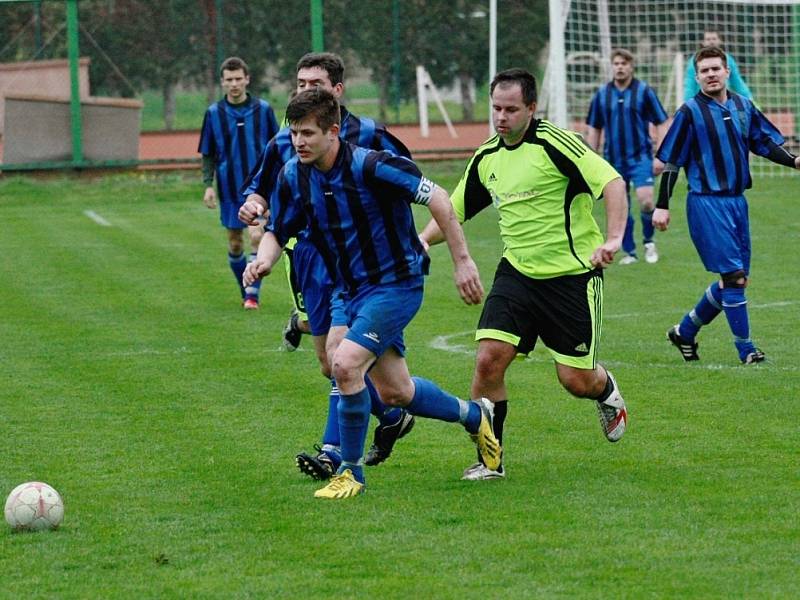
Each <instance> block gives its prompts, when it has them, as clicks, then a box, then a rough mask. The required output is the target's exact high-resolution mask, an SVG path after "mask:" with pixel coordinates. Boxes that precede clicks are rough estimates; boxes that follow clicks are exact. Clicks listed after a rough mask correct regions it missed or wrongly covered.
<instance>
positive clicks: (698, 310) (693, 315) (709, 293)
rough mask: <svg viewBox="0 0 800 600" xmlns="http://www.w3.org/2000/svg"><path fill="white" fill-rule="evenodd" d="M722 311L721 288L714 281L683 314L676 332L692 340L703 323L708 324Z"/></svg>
mask: <svg viewBox="0 0 800 600" xmlns="http://www.w3.org/2000/svg"><path fill="white" fill-rule="evenodd" d="M720 312H722V289H721V288H720V287H719V282H718V281H715V282H713V283H712V284H711V285H709V286H708V288H706V291H705V293H704V294H703V296H702V297H701V298H700V300H699V301H698V302H697V304H696V305H695V307H694V308H693V309H692V310H690V311H689V312H688V313H686V315H684V317H683V320H682V321H681V323H680V325H679V327H678V334H679V335H680V336H681V337H682V338H685V339H687V340H690V341H693V340H694V338H695V336H696V335H697V332H698V331H699V330H700V328H701V327H702V326H703V325H708V324H709V323H711V321H713V320H714V318H715V317H716V316H717V315H718V314H719V313H720Z"/></svg>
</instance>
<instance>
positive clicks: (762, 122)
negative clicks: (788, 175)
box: [749, 107, 800, 169]
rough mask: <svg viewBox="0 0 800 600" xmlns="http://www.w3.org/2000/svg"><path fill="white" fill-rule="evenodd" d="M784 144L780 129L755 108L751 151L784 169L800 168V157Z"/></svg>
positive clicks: (751, 120) (750, 139)
mask: <svg viewBox="0 0 800 600" xmlns="http://www.w3.org/2000/svg"><path fill="white" fill-rule="evenodd" d="M784 143H785V140H784V139H783V135H781V133H780V131H778V128H777V127H775V125H773V124H772V123H771V122H770V120H769V119H767V117H765V116H764V114H763V113H762V112H761V111H760V110H758V109H757V108H755V107H753V109H752V113H751V118H750V131H749V146H750V150H751V151H752V152H754V153H755V154H758V155H759V156H763V157H764V158H766V159H767V160H770V161H772V162H774V163H776V164H779V165H783V166H784V167H789V168H792V169H798V168H800V157H798V156H795V155H794V154H792V153H791V152H790V151H789V150H788V149H787V148H786V147H785V146H784Z"/></svg>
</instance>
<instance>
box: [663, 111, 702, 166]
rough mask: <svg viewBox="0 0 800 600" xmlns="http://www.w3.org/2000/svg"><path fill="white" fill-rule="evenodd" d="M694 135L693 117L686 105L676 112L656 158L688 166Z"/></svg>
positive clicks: (664, 161)
mask: <svg viewBox="0 0 800 600" xmlns="http://www.w3.org/2000/svg"><path fill="white" fill-rule="evenodd" d="M692 137H693V134H692V123H691V117H690V116H689V111H688V109H686V108H685V105H684V106H682V107H681V108H679V109H678V112H676V113H675V118H674V119H672V124H671V125H670V126H669V129H668V130H667V134H666V135H665V136H664V140H663V141H662V142H661V146H659V148H658V152H657V153H656V158H658V160H660V161H661V162H663V163H671V164H673V165H677V166H679V167H683V166H686V163H687V162H688V160H689V148H690V146H691V142H692Z"/></svg>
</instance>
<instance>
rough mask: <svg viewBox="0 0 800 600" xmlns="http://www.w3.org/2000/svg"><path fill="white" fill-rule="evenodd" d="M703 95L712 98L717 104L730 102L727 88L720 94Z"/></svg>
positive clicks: (720, 91) (719, 92)
mask: <svg viewBox="0 0 800 600" xmlns="http://www.w3.org/2000/svg"><path fill="white" fill-rule="evenodd" d="M703 94H705V95H706V96H708V97H709V98H711V99H712V100H713V101H714V102H716V103H717V104H725V103H726V102H727V101H728V88H725V87H724V88H722V89H721V90H719V91H718V92H713V93H711V94H709V93H708V92H703Z"/></svg>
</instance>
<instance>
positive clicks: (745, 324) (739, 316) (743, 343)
mask: <svg viewBox="0 0 800 600" xmlns="http://www.w3.org/2000/svg"><path fill="white" fill-rule="evenodd" d="M722 309H723V310H724V311H725V318H726V319H728V326H729V327H730V328H731V333H733V343H734V344H735V345H736V349H737V350H738V351H739V359H740V360H744V359H745V358H747V355H748V354H750V353H751V352H753V351H754V350H755V349H756V347H755V345H754V344H753V341H752V340H751V339H750V319H749V317H748V315H747V298H745V296H744V288H723V289H722Z"/></svg>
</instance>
